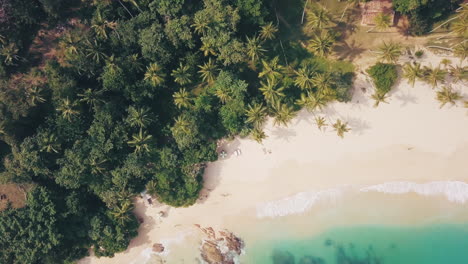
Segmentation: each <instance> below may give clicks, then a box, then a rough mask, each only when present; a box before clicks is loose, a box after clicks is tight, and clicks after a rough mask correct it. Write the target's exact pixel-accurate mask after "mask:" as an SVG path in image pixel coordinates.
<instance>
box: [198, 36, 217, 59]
mask: <svg viewBox="0 0 468 264" xmlns="http://www.w3.org/2000/svg"><path fill="white" fill-rule="evenodd" d="M215 47H216V46H215V39H212V38H206V39H203V43H202V46H201V47H200V50H201V51H202V52H203V55H204V56H205V57H206V56H209V55H212V56H216V50H215Z"/></svg>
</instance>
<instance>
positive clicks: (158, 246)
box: [153, 243, 164, 253]
mask: <svg viewBox="0 0 468 264" xmlns="http://www.w3.org/2000/svg"><path fill="white" fill-rule="evenodd" d="M163 251H164V246H163V244H159V243H155V244H153V252H156V253H161V252H163Z"/></svg>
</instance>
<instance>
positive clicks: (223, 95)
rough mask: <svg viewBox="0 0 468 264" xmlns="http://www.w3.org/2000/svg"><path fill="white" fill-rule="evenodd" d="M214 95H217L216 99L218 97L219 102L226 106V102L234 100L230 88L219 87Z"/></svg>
mask: <svg viewBox="0 0 468 264" xmlns="http://www.w3.org/2000/svg"><path fill="white" fill-rule="evenodd" d="M214 94H215V95H216V97H218V99H219V101H220V102H221V103H223V104H225V103H226V102H228V101H230V100H231V99H232V97H231V92H230V91H229V88H228V87H226V86H218V87H217V88H216V91H215V93H214Z"/></svg>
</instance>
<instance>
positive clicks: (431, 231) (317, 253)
mask: <svg viewBox="0 0 468 264" xmlns="http://www.w3.org/2000/svg"><path fill="white" fill-rule="evenodd" d="M282 233H283V234H282V238H278V237H277V238H275V239H274V240H260V242H258V243H255V245H248V246H247V248H246V249H247V252H246V255H245V258H244V260H243V261H242V263H255V264H267V263H268V264H270V263H273V264H468V224H466V225H462V224H456V225H455V224H435V225H427V226H418V227H408V226H406V227H398V226H379V225H369V226H355V227H341V228H333V229H330V230H328V231H325V232H324V233H321V234H319V235H316V236H313V237H311V238H307V239H288V234H287V231H282ZM290 237H294V236H293V235H291V236H290Z"/></svg>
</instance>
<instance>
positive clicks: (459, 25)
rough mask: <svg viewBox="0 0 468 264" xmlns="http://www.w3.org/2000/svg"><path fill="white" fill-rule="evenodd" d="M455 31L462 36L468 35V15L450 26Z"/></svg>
mask: <svg viewBox="0 0 468 264" xmlns="http://www.w3.org/2000/svg"><path fill="white" fill-rule="evenodd" d="M450 29H451V30H452V32H453V33H455V34H457V35H458V36H460V37H463V38H467V37H468V17H465V18H460V19H458V20H457V21H456V22H454V23H453V24H452V26H451V27H450Z"/></svg>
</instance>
